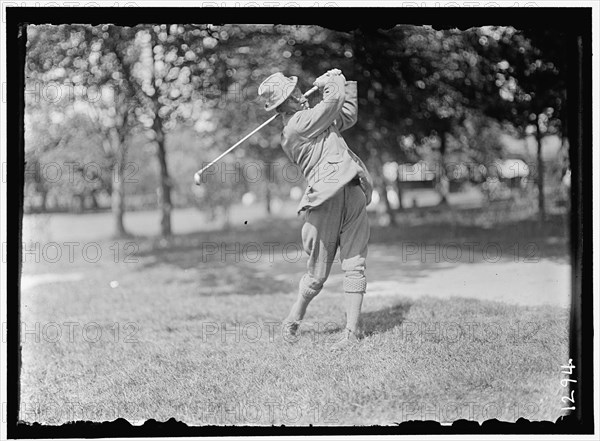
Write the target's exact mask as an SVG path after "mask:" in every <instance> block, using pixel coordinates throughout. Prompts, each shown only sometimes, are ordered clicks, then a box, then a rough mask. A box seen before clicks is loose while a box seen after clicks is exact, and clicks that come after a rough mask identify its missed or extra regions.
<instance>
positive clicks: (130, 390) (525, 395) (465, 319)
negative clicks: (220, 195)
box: [21, 223, 568, 425]
mask: <svg viewBox="0 0 600 441" xmlns="http://www.w3.org/2000/svg"><path fill="white" fill-rule="evenodd" d="M244 228H245V229H244ZM415 228H416V227H415ZM419 228H421V227H419ZM528 228H529V227H526V226H522V228H521V229H520V230H519V231H525V232H527V231H533V229H531V230H528ZM557 231H558V230H557ZM413 232H414V234H413V235H412V236H411V238H412V239H413V240H420V238H423V239H425V238H428V239H429V240H432V232H437V237H438V238H439V237H441V236H440V235H448V234H449V233H448V231H447V230H446V231H445V232H444V233H440V229H439V227H435V228H433V227H431V228H430V229H429V231H428V232H427V231H421V232H419V231H418V230H416V229H415V230H413ZM460 233H461V235H462V234H464V235H465V237H474V235H475V237H476V236H477V234H476V233H474V232H473V231H471V232H469V231H467V230H464V231H461V232H460ZM538 233H539V232H538ZM396 234H400V233H396ZM404 234H409V233H408V232H407V231H406V230H404ZM428 234H429V235H428ZM489 234H492V235H496V237H497V238H499V240H503V241H504V242H503V243H506V244H507V246H508V245H509V244H510V243H512V242H513V241H514V240H522V239H523V237H517V236H518V235H515V229H514V228H513V229H512V232H511V230H510V229H506V230H504V229H503V230H501V231H499V230H497V231H491V232H490V231H488V235H489ZM539 234H540V235H542V236H544V234H543V232H542V233H539ZM379 235H381V236H379ZM556 235H559V236H560V234H559V233H556ZM298 236H299V231H298V230H297V229H296V225H295V224H293V223H292V225H291V226H290V224H289V223H287V224H281V225H277V224H276V223H274V224H269V225H266V226H265V227H264V228H258V227H256V228H254V227H252V225H250V226H249V227H235V226H234V228H232V229H230V230H228V231H224V232H211V233H205V234H201V235H190V236H185V237H176V238H174V239H173V240H171V241H170V242H168V243H163V242H161V241H158V240H156V241H155V240H152V239H136V242H135V243H136V245H137V246H138V248H137V251H136V253H135V255H134V256H132V257H133V259H131V261H130V262H128V263H126V262H124V261H123V256H121V258H120V259H118V260H117V262H115V259H114V254H113V253H111V252H108V251H105V253H104V254H103V257H102V259H101V260H100V261H99V262H97V263H93V264H92V263H89V262H86V261H85V260H82V259H81V258H77V259H76V260H75V261H74V262H59V263H54V264H52V263H49V262H39V263H37V264H31V263H30V264H26V265H25V269H26V271H25V272H26V273H27V274H35V273H38V274H42V273H49V272H54V273H66V272H77V273H81V274H83V279H82V280H80V281H76V282H74V281H73V282H62V283H46V284H40V285H38V286H34V287H31V288H30V289H28V290H27V291H26V292H24V293H23V294H22V297H21V320H22V321H23V322H24V326H25V327H26V330H27V332H26V333H24V334H23V335H22V339H21V340H22V346H23V351H22V374H21V401H22V406H21V419H22V420H24V421H38V422H45V423H49V424H60V423H63V422H66V421H70V420H93V421H103V420H113V419H115V418H117V417H122V418H126V419H128V420H130V421H137V422H142V421H145V420H147V419H150V418H154V419H156V420H159V421H164V420H167V419H169V418H171V417H175V418H176V419H178V420H181V421H183V422H185V423H188V424H193V425H205V424H219V425H221V424H226V425H228V424H249V425H271V424H274V425H279V424H285V425H307V424H313V425H351V424H359V425H362V424H365V425H372V424H394V423H396V422H401V421H406V420H424V419H428V420H437V421H440V422H442V423H451V422H452V421H454V420H456V419H460V418H464V419H468V420H476V421H480V422H482V421H484V420H486V419H491V418H497V419H499V420H506V421H516V420H517V419H518V418H519V417H524V418H528V419H530V420H551V421H554V420H556V419H557V418H558V417H559V416H560V415H561V407H562V403H561V401H560V396H561V395H562V392H564V391H563V390H562V388H561V386H560V379H561V378H562V377H561V375H560V366H561V365H562V364H564V363H565V362H566V361H567V360H568V334H567V331H568V311H567V310H566V309H564V308H558V307H553V306H535V307H534V306H515V305H509V304H504V303H500V302H488V301H482V300H478V299H474V298H452V299H443V298H433V297H423V298H419V299H411V298H408V297H405V296H403V295H402V293H398V295H397V296H377V295H376V293H372V295H368V296H367V297H366V298H365V303H364V308H363V316H362V321H363V331H364V335H363V338H362V339H361V343H360V345H359V346H358V347H357V349H356V350H354V351H350V352H345V353H341V354H334V353H331V352H330V351H329V347H330V345H331V344H332V343H333V342H334V341H335V339H336V338H337V337H338V335H339V334H338V330H339V329H341V326H342V324H343V321H344V315H343V300H344V298H343V294H342V293H337V292H330V291H327V292H323V293H322V294H321V295H319V296H318V297H317V298H316V299H315V301H314V302H313V303H312V304H311V306H310V308H309V314H308V316H307V323H306V324H305V325H304V326H303V328H302V330H301V335H300V337H299V338H298V339H297V340H296V341H291V342H290V341H286V340H285V339H284V338H283V337H282V334H281V327H280V324H279V322H280V321H281V320H282V318H283V317H285V316H286V314H287V312H288V308H289V306H290V305H291V303H292V302H293V300H294V297H295V290H296V283H297V279H296V278H295V277H290V278H285V277H276V276H278V275H281V274H278V273H273V272H270V269H272V268H274V266H273V265H274V263H273V262H269V261H268V260H266V261H265V260H264V259H263V260H261V261H260V262H257V263H252V262H248V261H244V260H243V259H242V260H241V261H239V262H235V260H233V261H232V260H231V259H230V260H229V261H228V262H222V261H220V260H219V259H217V258H210V259H204V258H203V255H202V254H201V253H200V252H199V251H198V245H199V244H202V243H205V242H207V241H211V242H216V243H228V244H229V243H233V242H235V241H237V240H241V239H242V238H245V240H246V241H247V242H248V241H253V240H254V241H258V240H259V239H258V238H260V241H262V242H266V241H268V240H272V239H275V238H277V239H278V240H279V241H280V242H284V241H285V240H290V241H293V240H297V239H298ZM549 236H551V235H548V234H546V235H545V236H544V237H549ZM378 237H381V238H382V240H381V241H384V238H385V234H383V233H382V232H381V231H380V230H375V231H374V238H375V243H377V242H378ZM481 237H485V233H483V232H482V233H481ZM488 237H489V236H488ZM524 237H525V238H527V236H526V235H525V236H524ZM395 240H398V238H397V237H393V236H391V235H389V234H388V236H387V244H388V246H389V245H391V244H393V241H395ZM111 245H113V243H112V242H106V243H104V242H103V243H101V246H102V249H103V250H108V249H109V247H110V246H111ZM122 245H123V244H122V243H121V246H122ZM561 247H562V248H561ZM541 252H542V255H543V256H547V257H550V258H554V257H559V258H563V259H564V258H566V257H565V249H564V243H562V245H560V246H559V245H556V241H548V243H546V245H545V246H544V247H543V249H542V250H541ZM303 264H304V260H301V261H300V262H299V263H296V264H294V265H297V266H299V267H303ZM111 281H118V286H116V284H113V287H111V285H110V282H111ZM440 289H443V287H440ZM36 323H37V325H36ZM36 326H38V328H36ZM99 329H101V331H100V334H98V330H99ZM59 331H60V335H59V334H57V333H58V332H59ZM70 331H72V332H70Z"/></svg>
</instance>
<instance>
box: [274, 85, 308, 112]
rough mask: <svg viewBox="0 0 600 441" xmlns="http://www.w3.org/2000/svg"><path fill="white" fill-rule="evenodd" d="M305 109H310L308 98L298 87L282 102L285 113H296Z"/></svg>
mask: <svg viewBox="0 0 600 441" xmlns="http://www.w3.org/2000/svg"><path fill="white" fill-rule="evenodd" d="M305 109H308V100H307V99H306V97H305V96H304V95H302V92H300V89H298V87H295V88H294V91H293V92H292V94H291V95H290V96H289V97H288V99H287V100H285V101H284V102H283V103H282V104H281V110H283V111H284V112H285V113H296V112H298V111H299V110H305Z"/></svg>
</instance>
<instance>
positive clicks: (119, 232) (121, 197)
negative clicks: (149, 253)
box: [110, 157, 127, 237]
mask: <svg viewBox="0 0 600 441" xmlns="http://www.w3.org/2000/svg"><path fill="white" fill-rule="evenodd" d="M124 171H125V161H123V158H122V157H121V158H119V159H118V160H117V161H116V162H115V164H114V166H113V182H112V192H111V195H110V196H111V208H112V213H113V222H114V226H115V233H114V234H115V236H116V237H124V236H127V231H126V230H125V224H124V223H123V217H124V214H125V185H124V182H123V179H124V176H123V175H124V173H123V172H124Z"/></svg>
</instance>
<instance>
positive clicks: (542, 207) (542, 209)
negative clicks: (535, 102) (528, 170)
mask: <svg viewBox="0 0 600 441" xmlns="http://www.w3.org/2000/svg"><path fill="white" fill-rule="evenodd" d="M535 133H536V140H537V167H538V173H537V178H538V179H537V187H538V212H539V221H540V223H541V222H544V221H545V220H546V198H545V195H544V160H543V159H542V133H541V130H540V122H539V119H538V123H537V130H536V132H535Z"/></svg>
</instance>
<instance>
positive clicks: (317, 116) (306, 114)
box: [294, 75, 346, 138]
mask: <svg viewBox="0 0 600 441" xmlns="http://www.w3.org/2000/svg"><path fill="white" fill-rule="evenodd" d="M344 82H345V80H344V77H343V76H341V75H333V76H331V77H330V79H329V82H327V84H326V85H325V87H324V91H323V100H322V101H321V102H320V103H319V104H317V105H316V106H315V107H313V108H312V109H307V110H303V111H301V112H298V113H297V114H296V115H298V116H297V117H296V118H294V119H295V120H296V121H295V124H294V126H295V127H294V128H295V131H296V132H297V133H298V134H299V135H301V136H304V137H306V138H313V137H315V136H317V135H319V134H320V133H321V132H323V131H324V130H326V129H327V128H328V127H329V126H330V125H331V124H333V123H334V121H335V120H336V118H337V117H338V116H339V113H340V110H341V109H342V106H343V105H344V98H345V96H346V94H345V87H344Z"/></svg>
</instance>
